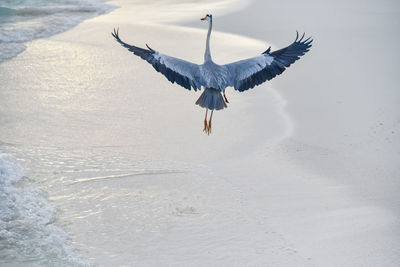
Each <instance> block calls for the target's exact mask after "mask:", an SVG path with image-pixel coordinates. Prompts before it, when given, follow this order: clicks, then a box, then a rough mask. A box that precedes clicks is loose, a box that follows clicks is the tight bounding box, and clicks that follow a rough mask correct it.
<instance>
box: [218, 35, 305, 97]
mask: <svg viewBox="0 0 400 267" xmlns="http://www.w3.org/2000/svg"><path fill="white" fill-rule="evenodd" d="M303 38H304V34H303V36H302V37H301V38H300V39H299V34H298V33H297V36H296V40H295V41H294V42H293V43H292V44H291V45H289V46H288V47H285V48H282V49H280V50H277V51H273V52H271V48H268V50H267V51H265V52H264V53H262V54H261V55H259V56H257V57H253V58H249V59H244V60H240V61H237V62H233V63H230V64H226V65H224V67H226V68H227V69H228V72H229V74H230V79H229V81H230V86H233V87H234V88H235V90H238V91H239V92H242V91H245V90H248V89H251V88H253V87H254V86H256V85H259V84H262V83H263V82H265V81H267V80H268V81H269V80H271V79H272V78H274V77H276V76H277V75H279V74H281V73H282V72H284V71H285V69H286V68H287V67H289V66H290V65H291V64H292V63H294V62H295V61H296V60H298V59H299V58H300V57H301V56H303V55H304V54H305V53H306V52H307V51H308V50H309V49H310V47H311V43H312V41H313V40H312V39H311V38H307V39H305V40H303Z"/></svg>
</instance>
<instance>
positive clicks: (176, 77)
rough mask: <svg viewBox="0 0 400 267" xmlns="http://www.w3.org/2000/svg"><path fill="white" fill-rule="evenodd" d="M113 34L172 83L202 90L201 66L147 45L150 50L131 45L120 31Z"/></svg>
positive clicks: (118, 40)
mask: <svg viewBox="0 0 400 267" xmlns="http://www.w3.org/2000/svg"><path fill="white" fill-rule="evenodd" d="M111 34H112V36H114V38H115V39H116V40H117V42H119V43H120V44H121V45H122V46H124V47H126V48H128V50H129V51H131V52H133V53H134V54H135V55H137V56H139V57H141V58H142V59H144V60H146V61H147V62H149V63H150V64H151V65H152V66H153V67H154V69H155V70H156V71H158V72H160V73H162V74H163V75H164V76H165V77H166V78H167V79H168V80H169V81H170V82H171V83H175V82H176V83H177V84H179V85H180V86H182V87H184V88H186V89H188V90H190V89H191V88H193V89H194V90H195V91H197V90H200V89H201V84H200V68H199V65H197V64H194V63H191V62H187V61H185V60H182V59H179V58H174V57H170V56H167V55H164V54H161V53H159V52H157V51H155V50H153V49H151V48H150V47H149V46H148V45H147V44H146V46H147V48H148V49H143V48H140V47H137V46H134V45H129V44H127V43H125V42H123V41H122V40H121V39H120V38H119V35H118V29H117V30H115V29H114V32H112V33H111Z"/></svg>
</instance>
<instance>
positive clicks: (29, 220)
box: [0, 152, 89, 266]
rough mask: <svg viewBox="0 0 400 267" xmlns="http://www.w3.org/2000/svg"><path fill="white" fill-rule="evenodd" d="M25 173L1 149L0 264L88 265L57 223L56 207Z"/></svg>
mask: <svg viewBox="0 0 400 267" xmlns="http://www.w3.org/2000/svg"><path fill="white" fill-rule="evenodd" d="M23 174H24V171H23V169H22V168H21V167H20V166H19V165H18V164H16V163H14V160H12V159H10V157H9V156H8V155H7V154H5V153H2V152H0V248H1V253H0V264H14V263H20V264H22V266H23V265H24V263H26V265H27V266H28V265H29V266H32V265H39V266H65V265H72V266H88V265H89V264H88V263H87V262H85V261H83V260H81V259H80V258H79V257H78V256H77V255H76V252H75V251H74V249H73V247H72V245H71V244H70V240H69V238H68V235H67V234H66V233H65V232H64V231H63V230H62V229H61V228H60V227H58V226H57V225H55V223H54V222H55V220H56V218H55V214H56V212H55V208H54V207H53V206H52V205H51V204H50V203H49V202H48V201H47V199H46V198H45V196H44V195H43V192H42V191H40V190H39V189H37V188H34V187H32V185H31V183H29V180H28V178H27V177H25V176H23Z"/></svg>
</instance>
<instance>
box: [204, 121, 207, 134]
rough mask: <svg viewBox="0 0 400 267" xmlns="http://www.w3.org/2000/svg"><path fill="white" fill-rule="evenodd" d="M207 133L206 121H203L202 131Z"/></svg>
mask: <svg viewBox="0 0 400 267" xmlns="http://www.w3.org/2000/svg"><path fill="white" fill-rule="evenodd" d="M207 131H208V125H207V120H204V129H203V132H206V133H207Z"/></svg>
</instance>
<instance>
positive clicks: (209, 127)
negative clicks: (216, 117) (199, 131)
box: [207, 120, 211, 135]
mask: <svg viewBox="0 0 400 267" xmlns="http://www.w3.org/2000/svg"><path fill="white" fill-rule="evenodd" d="M210 133H211V120H210V121H209V122H208V127H207V134H208V135H210Z"/></svg>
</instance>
